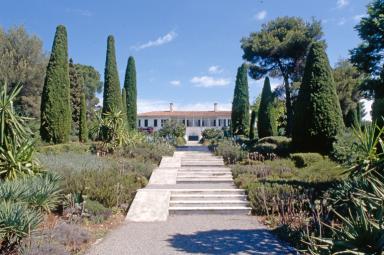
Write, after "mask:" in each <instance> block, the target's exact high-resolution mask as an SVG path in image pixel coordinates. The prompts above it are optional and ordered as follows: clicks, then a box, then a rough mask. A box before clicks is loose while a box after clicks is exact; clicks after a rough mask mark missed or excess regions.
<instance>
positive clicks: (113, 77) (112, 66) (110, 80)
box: [103, 35, 122, 113]
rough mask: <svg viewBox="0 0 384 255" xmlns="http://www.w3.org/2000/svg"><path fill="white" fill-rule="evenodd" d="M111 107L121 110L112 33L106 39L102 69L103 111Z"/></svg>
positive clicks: (108, 110)
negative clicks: (105, 53) (105, 54)
mask: <svg viewBox="0 0 384 255" xmlns="http://www.w3.org/2000/svg"><path fill="white" fill-rule="evenodd" d="M112 109H115V110H119V111H120V110H122V106H121V94H120V81H119V73H118V71H117V64H116V54H115V39H114V38H113V36H112V35H110V36H108V40H107V57H106V61H105V69H104V95H103V113H107V112H110V111H111V110H112Z"/></svg>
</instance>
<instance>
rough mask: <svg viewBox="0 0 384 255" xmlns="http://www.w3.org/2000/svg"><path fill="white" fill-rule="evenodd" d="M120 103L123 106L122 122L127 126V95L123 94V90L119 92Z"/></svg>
mask: <svg viewBox="0 0 384 255" xmlns="http://www.w3.org/2000/svg"><path fill="white" fill-rule="evenodd" d="M121 103H122V105H123V110H122V111H123V116H124V122H125V124H126V125H127V126H128V116H127V93H126V92H125V88H123V89H122V90H121Z"/></svg>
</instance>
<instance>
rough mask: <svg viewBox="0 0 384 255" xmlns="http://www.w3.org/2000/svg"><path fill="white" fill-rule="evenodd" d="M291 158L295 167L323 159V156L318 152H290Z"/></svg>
mask: <svg viewBox="0 0 384 255" xmlns="http://www.w3.org/2000/svg"><path fill="white" fill-rule="evenodd" d="M291 159H292V160H293V161H294V162H295V165H296V166H297V167H306V166H309V165H311V164H313V163H316V162H317V161H321V160H323V159H324V157H323V156H322V155H321V154H319V153H294V154H291Z"/></svg>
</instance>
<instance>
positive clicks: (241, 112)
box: [231, 64, 249, 135]
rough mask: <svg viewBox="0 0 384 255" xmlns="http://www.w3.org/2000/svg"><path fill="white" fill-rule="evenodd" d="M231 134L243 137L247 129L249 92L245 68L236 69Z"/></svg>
mask: <svg viewBox="0 0 384 255" xmlns="http://www.w3.org/2000/svg"><path fill="white" fill-rule="evenodd" d="M231 118H232V133H233V134H234V135H245V134H247V129H248V127H249V92H248V76H247V66H246V64H242V65H241V66H240V67H239V68H238V69H237V75H236V85H235V91H234V96H233V102H232V116H231Z"/></svg>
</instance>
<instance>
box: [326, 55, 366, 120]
mask: <svg viewBox="0 0 384 255" xmlns="http://www.w3.org/2000/svg"><path fill="white" fill-rule="evenodd" d="M333 78H334V79H335V84H336V92H337V95H338V97H339V102H340V107H341V113H342V114H343V120H344V124H345V126H346V127H352V126H356V125H360V123H361V119H359V118H358V116H357V111H358V106H359V101H360V99H361V92H360V90H359V85H360V84H361V83H362V81H363V75H362V73H361V72H359V71H358V69H357V68H356V67H354V66H353V65H352V64H351V63H350V62H349V61H348V60H341V61H339V62H338V63H337V64H336V67H335V69H334V70H333Z"/></svg>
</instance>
